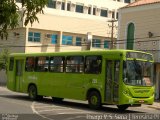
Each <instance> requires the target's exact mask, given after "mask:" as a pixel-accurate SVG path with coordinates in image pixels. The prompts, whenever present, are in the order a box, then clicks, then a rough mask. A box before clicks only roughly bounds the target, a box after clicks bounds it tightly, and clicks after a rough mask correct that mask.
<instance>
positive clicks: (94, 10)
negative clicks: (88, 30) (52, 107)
mask: <svg viewBox="0 0 160 120" xmlns="http://www.w3.org/2000/svg"><path fill="white" fill-rule="evenodd" d="M93 15H96V8H95V7H94V8H93Z"/></svg>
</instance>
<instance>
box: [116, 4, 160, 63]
mask: <svg viewBox="0 0 160 120" xmlns="http://www.w3.org/2000/svg"><path fill="white" fill-rule="evenodd" d="M159 11H160V3H156V4H149V5H144V6H137V7H130V8H122V9H120V10H119V15H120V18H119V31H118V40H122V41H123V43H124V44H119V48H126V39H127V27H128V24H129V23H131V22H132V23H134V25H135V34H134V38H135V40H134V42H135V43H134V49H136V50H146V51H147V50H153V51H152V52H151V53H152V54H154V58H155V61H156V62H160V57H159V56H160V55H159V52H158V51H154V50H160V16H159ZM148 32H152V33H153V36H152V37H151V38H149V36H148ZM139 38H140V39H139Z"/></svg>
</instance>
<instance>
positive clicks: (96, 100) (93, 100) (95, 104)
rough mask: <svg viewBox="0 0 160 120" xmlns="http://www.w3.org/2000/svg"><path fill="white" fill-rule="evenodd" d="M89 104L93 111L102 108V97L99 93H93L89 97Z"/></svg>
mask: <svg viewBox="0 0 160 120" xmlns="http://www.w3.org/2000/svg"><path fill="white" fill-rule="evenodd" d="M88 104H89V107H90V108H92V109H99V108H100V107H101V96H100V94H99V92H97V91H92V92H90V93H89V95H88Z"/></svg>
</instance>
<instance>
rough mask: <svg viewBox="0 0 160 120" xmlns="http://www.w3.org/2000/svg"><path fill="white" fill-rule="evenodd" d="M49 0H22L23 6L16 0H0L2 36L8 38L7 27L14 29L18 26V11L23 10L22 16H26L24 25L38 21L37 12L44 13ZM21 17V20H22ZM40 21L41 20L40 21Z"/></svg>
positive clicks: (0, 31) (0, 33)
mask: <svg viewBox="0 0 160 120" xmlns="http://www.w3.org/2000/svg"><path fill="white" fill-rule="evenodd" d="M47 2H48V0H21V3H22V8H19V7H18V6H17V5H16V2H15V0H0V37H1V39H3V38H4V37H6V39H7V35H8V33H7V29H8V28H10V29H14V28H16V27H17V26H18V24H19V23H18V22H19V17H21V16H20V15H19V14H18V11H22V12H23V15H22V18H23V17H25V21H24V25H25V26H26V25H27V24H28V23H31V24H33V22H35V21H38V18H37V16H36V15H37V14H38V13H43V8H44V7H45V5H46V4H47ZM22 18H21V20H22ZM38 22H39V21H38Z"/></svg>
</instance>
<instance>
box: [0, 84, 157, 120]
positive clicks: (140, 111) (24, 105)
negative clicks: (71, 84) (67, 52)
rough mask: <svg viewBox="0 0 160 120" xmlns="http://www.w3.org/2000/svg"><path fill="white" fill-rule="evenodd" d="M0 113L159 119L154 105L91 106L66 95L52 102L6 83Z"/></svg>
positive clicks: (73, 119)
mask: <svg viewBox="0 0 160 120" xmlns="http://www.w3.org/2000/svg"><path fill="white" fill-rule="evenodd" d="M0 113H1V116H0V120H1V119H2V120H6V119H5V118H10V120H11V119H13V118H14V119H15V120H17V119H18V120H19V119H20V120H21V119H22V120H101V119H127V120H128V119H134V120H138V119H140V120H143V119H146V118H147V117H148V118H149V119H150V118H152V120H153V119H154V118H155V119H160V110H159V109H157V108H154V107H152V106H146V105H143V106H142V107H134V108H129V109H128V110H126V111H125V112H120V111H118V109H117V108H116V106H104V107H102V109H101V110H91V109H89V108H88V105H87V103H86V102H81V101H75V100H74V101H73V100H67V99H65V100H64V101H63V102H62V103H53V102H52V100H51V99H50V98H47V97H46V98H44V99H43V100H42V101H31V100H30V99H29V98H28V96H27V95H26V94H22V93H16V92H12V91H9V90H7V89H6V88H4V87H0ZM147 115H148V116H147ZM8 120H9V119H8Z"/></svg>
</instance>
